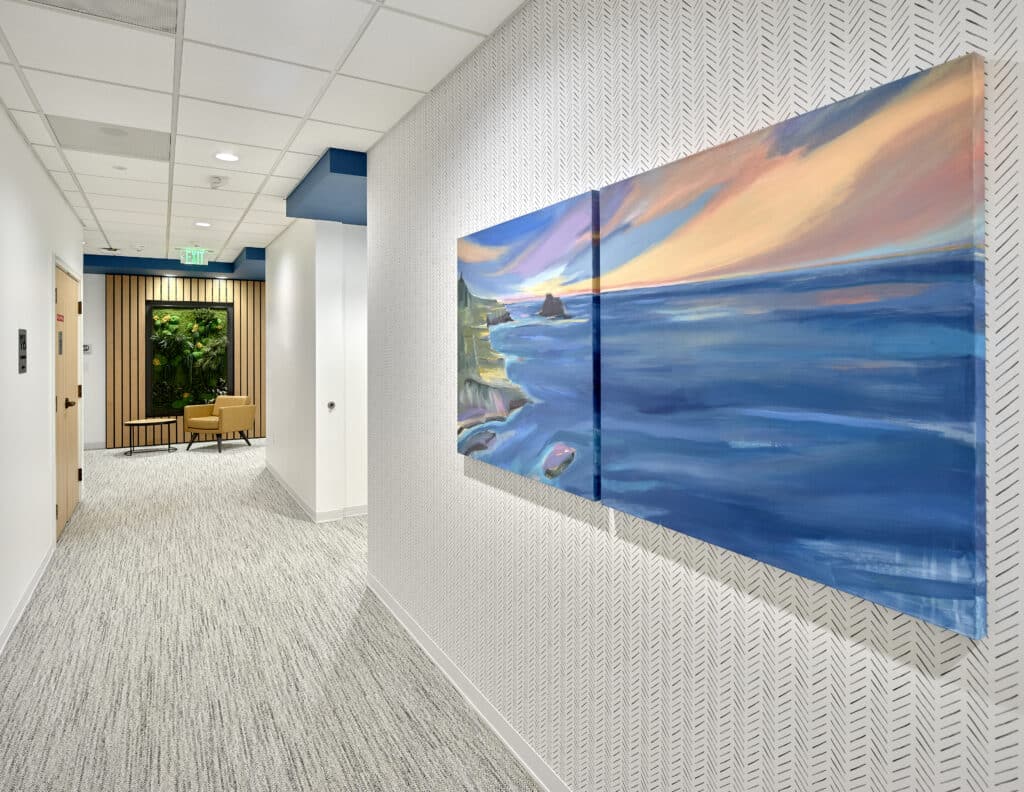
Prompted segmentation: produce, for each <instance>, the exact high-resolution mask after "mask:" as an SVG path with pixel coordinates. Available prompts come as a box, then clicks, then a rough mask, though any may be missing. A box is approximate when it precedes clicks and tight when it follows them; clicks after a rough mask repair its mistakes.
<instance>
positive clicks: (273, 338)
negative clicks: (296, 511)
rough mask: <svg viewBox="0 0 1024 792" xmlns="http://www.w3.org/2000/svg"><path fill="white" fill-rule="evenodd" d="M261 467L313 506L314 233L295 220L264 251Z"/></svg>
mask: <svg viewBox="0 0 1024 792" xmlns="http://www.w3.org/2000/svg"><path fill="white" fill-rule="evenodd" d="M266 279H267V280H266V283H267V285H266V303H267V330H266V332H267V404H266V409H267V451H266V454H267V467H268V468H270V470H271V471H272V472H273V473H274V474H275V475H276V476H277V478H278V479H279V480H280V481H281V482H282V483H283V484H284V485H285V486H286V487H288V488H289V489H290V490H291V492H292V495H293V496H294V497H295V498H296V499H297V500H298V501H299V503H300V505H302V506H303V508H305V509H306V510H307V511H308V510H309V509H311V508H314V506H315V503H316V457H315V452H314V448H315V442H316V422H315V415H314V405H315V401H316V385H315V383H316V321H315V320H316V311H315V305H316V288H315V287H316V227H315V226H314V224H313V222H312V221H308V220H297V221H296V222H294V223H293V224H292V225H291V227H290V228H288V230H287V231H285V232H284V233H283V234H281V236H279V237H278V238H277V239H276V240H275V241H274V243H273V244H272V245H270V247H268V248H267V274H266Z"/></svg>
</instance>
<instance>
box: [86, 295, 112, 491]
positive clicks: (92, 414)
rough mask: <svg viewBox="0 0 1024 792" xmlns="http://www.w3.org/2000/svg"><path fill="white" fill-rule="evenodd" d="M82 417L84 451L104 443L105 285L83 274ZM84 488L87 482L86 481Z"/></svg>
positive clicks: (105, 428)
mask: <svg viewBox="0 0 1024 792" xmlns="http://www.w3.org/2000/svg"><path fill="white" fill-rule="evenodd" d="M82 294H83V298H82V312H83V316H82V344H83V346H84V345H88V346H89V351H88V352H83V354H82V401H81V404H82V418H83V422H84V427H83V431H84V435H85V447H86V448H105V447H106V444H107V411H106V406H107V405H106V398H107V365H106V363H107V352H106V350H107V285H106V276H105V275H86V276H85V280H84V283H83V288H82ZM86 486H88V481H87V482H86Z"/></svg>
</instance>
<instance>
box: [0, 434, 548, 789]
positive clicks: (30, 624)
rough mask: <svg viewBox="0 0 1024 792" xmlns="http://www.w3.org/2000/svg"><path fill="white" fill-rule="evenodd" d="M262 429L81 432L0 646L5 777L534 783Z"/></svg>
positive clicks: (361, 538)
mask: <svg viewBox="0 0 1024 792" xmlns="http://www.w3.org/2000/svg"><path fill="white" fill-rule="evenodd" d="M263 458H264V454H263V448H261V447H260V446H259V445H258V444H257V445H256V446H254V447H253V448H251V449H250V448H246V447H245V446H244V445H240V444H237V443H231V444H227V445H225V450H224V453H223V454H217V453H216V447H215V446H202V447H195V448H193V450H192V451H191V452H187V453H186V452H185V451H184V448H181V449H180V450H179V451H178V453H175V454H167V453H166V452H159V451H153V452H147V453H143V454H139V455H136V456H135V457H132V458H128V457H125V456H123V455H122V454H121V453H120V452H117V451H113V452H112V451H94V452H89V453H88V454H87V458H86V483H85V486H86V490H85V497H84V498H83V501H82V504H81V506H80V507H79V510H78V512H77V513H76V515H75V516H74V518H73V519H72V521H71V523H70V524H69V526H68V528H67V529H66V531H65V533H64V536H63V538H62V539H61V541H60V543H59V544H58V546H57V550H56V555H55V556H54V558H53V561H52V563H51V564H50V567H49V569H48V571H47V572H46V574H45V576H44V577H43V579H42V580H41V582H40V584H39V587H38V589H37V591H36V594H35V596H34V597H33V599H32V601H31V602H30V603H29V606H28V608H27V610H26V612H25V615H24V616H23V618H22V620H21V622H20V624H19V625H18V627H17V628H16V630H15V632H14V634H13V635H12V636H11V640H10V642H9V644H8V646H7V648H6V650H5V651H4V653H3V655H2V656H0V790H5V792H6V791H8V790H9V791H10V792H37V791H38V792H44V791H45V792H72V791H74V792H120V790H124V791H125V792H142V791H144V790H154V791H156V790H159V791H160V792H164V791H165V790H168V791H169V790H174V792H191V791H192V790H196V791H197V792H198V791H199V790H202V791H203V792H219V791H220V790H246V791H247V792H248V791H249V790H253V791H258V790H268V791H269V790H273V792H290V791H291V790H296V791H298V790H302V791H303V792H304V791H305V790H317V791H319V790H389V791H390V790H403V791H404V790H416V791H418V790H423V791H424V792H426V791H427V790H430V792H438V791H444V790H488V791H489V792H494V790H535V789H536V787H535V785H534V784H533V783H532V781H531V780H530V778H529V777H528V775H527V774H526V773H525V771H524V770H523V769H522V768H521V767H520V766H519V765H518V764H517V763H516V761H515V760H514V759H513V758H512V756H511V755H510V754H509V753H508V752H507V751H506V749H505V748H504V746H503V745H502V744H501V743H500V742H499V741H498V739H497V738H496V737H495V736H494V735H493V734H492V733H491V732H490V731H489V730H488V729H487V727H486V726H484V724H483V723H482V722H481V721H480V720H479V718H478V717H477V716H476V714H475V713H474V712H473V711H472V710H471V709H470V708H469V707H468V705H466V703H465V702H464V701H463V699H462V698H461V697H460V696H459V694H458V693H457V692H456V691H455V689H454V688H452V687H451V686H450V684H449V683H448V682H447V680H446V679H445V678H444V677H443V676H442V675H441V673H440V672H439V671H438V670H437V669H436V668H435V666H434V665H433V664H432V663H431V662H430V660H429V659H428V658H427V657H426V655H424V654H423V652H422V651H421V650H420V649H419V647H418V646H417V645H416V644H415V643H413V641H412V640H411V639H410V638H409V637H408V635H407V634H406V633H405V632H404V630H403V629H402V628H401V627H400V626H399V625H398V623H397V622H396V621H395V620H394V619H393V617H392V616H391V615H390V613H389V612H388V611H387V610H386V609H385V608H384V606H383V605H382V604H381V603H380V602H379V600H377V599H376V598H375V597H374V595H373V594H372V593H370V592H369V591H368V590H367V588H366V585H365V579H366V521H365V520H364V519H351V520H346V521H343V522H335V523H325V524H321V525H314V524H312V523H309V522H307V521H305V520H304V519H303V518H302V516H301V513H300V512H299V510H298V508H297V507H296V506H295V504H294V503H293V502H292V501H291V500H290V499H289V497H288V495H287V494H286V493H285V491H284V490H283V488H282V487H281V486H280V485H279V484H278V483H277V482H276V481H275V480H274V479H273V478H272V477H271V476H270V474H269V473H268V472H267V471H266V470H265V468H264V466H263Z"/></svg>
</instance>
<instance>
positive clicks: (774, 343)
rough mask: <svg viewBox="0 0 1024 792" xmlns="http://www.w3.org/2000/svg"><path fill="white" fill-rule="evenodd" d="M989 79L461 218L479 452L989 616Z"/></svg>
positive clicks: (887, 92) (938, 73)
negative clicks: (468, 227)
mask: <svg viewBox="0 0 1024 792" xmlns="http://www.w3.org/2000/svg"><path fill="white" fill-rule="evenodd" d="M983 83H984V77H983V64H982V62H981V59H980V58H978V57H976V56H968V57H966V58H961V59H959V60H957V61H953V62H951V63H948V64H945V65H943V66H939V67H936V68H934V69H931V70H928V71H925V72H922V73H920V74H916V75H914V76H911V77H908V78H905V79H903V80H899V81H897V82H894V83H891V84H889V85H885V86H882V87H880V88H877V89H875V90H872V91H869V92H867V93H864V94H860V95H858V96H855V97H853V98H851V99H848V100H845V101H843V102H839V103H837V104H834V105H831V106H829V107H825V108H822V109H820V110H817V111H814V112H811V113H808V114H806V115H803V116H799V117H797V118H793V119H791V120H789V121H785V122H783V123H781V124H778V125H776V126H774V127H771V128H769V129H766V130H763V131H760V132H756V133H754V134H751V135H748V136H746V137H744V138H741V139H739V140H735V141H733V142H731V143H727V144H725V145H723V146H720V147H718V148H715V149H712V150H710V151H706V152H702V153H700V154H697V155H694V156H691V157H688V158H686V159H683V160H680V161H678V162H675V163H671V164H669V165H665V166H663V167H661V168H658V169H656V170H653V171H650V172H648V173H644V174H641V175H639V176H635V177H633V178H630V179H626V180H625V181H622V182H619V183H617V184H614V185H611V186H609V187H606V188H604V189H603V190H601V192H600V196H599V201H598V198H597V196H596V194H587V195H583V196H579V197H577V198H573V199H570V200H568V201H565V202H563V203H560V204H557V205H555V206H552V207H549V208H547V209H543V210H541V211H539V212H535V213H533V214H530V215H527V216H525V217H521V218H518V219H516V220H512V221H509V222H508V223H504V224H502V225H499V226H495V227H494V228H491V229H487V230H485V231H481V232H478V233H477V234H473V235H471V236H469V237H465V238H463V239H461V240H459V244H458V252H459V282H458V313H459V364H458V366H459V379H458V383H459V384H458V389H459V390H458V447H459V451H460V452H461V453H463V454H466V455H472V456H475V457H478V458H480V459H481V460H484V461H487V462H490V463H491V464H495V465H498V466H499V467H502V468H505V469H507V470H512V471H514V472H518V473H522V474H524V475H528V476H531V477H533V478H536V479H538V480H540V481H545V482H546V483H549V484H551V485H553V486H556V487H559V488H561V489H565V490H567V491H569V492H573V493H575V494H578V495H583V496H585V497H588V498H593V499H598V498H600V499H601V500H602V501H603V502H605V503H606V504H607V505H609V506H611V507H613V508H616V509H619V510H621V511H624V512H628V513H630V514H634V515H637V516H639V517H642V518H644V519H647V520H650V521H652V522H656V523H660V524H662V525H665V526H667V527H669V528H672V529H674V530H677V531H681V532H684V533H687V534H690V535H692V536H695V537H698V538H700V539H702V540H705V541H708V542H712V543H714V544H717V545H720V546H722V547H726V548H729V549H731V550H734V551H736V552H739V553H742V554H744V555H747V556H749V557H751V558H755V559H758V560H760V561H763V562H766V563H769V564H772V565H774V566H777V567H780V568H782V569H786V570H789V571H792V572H795V573H796V574H799V575H802V576H804V577H807V578H810V579H812V580H816V581H820V582H822V583H825V584H827V585H829V586H834V587H836V588H839V589H843V590H845V591H848V592H851V593H854V594H857V595H859V596H862V597H865V598H867V599H870V600H873V601H875V602H879V603H881V604H884V605H887V606H889V607H892V608H895V609H898V610H901V611H904V612H906V613H909V614H911V615H914V616H917V617H920V618H923V619H926V620H928V621H931V622H933V623H936V624H939V625H942V626H944V627H948V628H950V629H953V630H956V631H957V632H961V633H964V634H967V635H970V636H974V637H980V636H982V635H984V633H985V486H984V477H985V471H984V401H985V400H984V354H985V350H984V278H983V254H984V251H983V243H984V200H983V127H984V123H983V111H982V107H983V102H982V94H983ZM598 206H599V209H598ZM598 230H599V232H600V233H599V234H598ZM598 235H599V236H600V247H599V249H597V248H595V243H594V240H595V239H597V237H598ZM598 262H599V263H598ZM598 292H600V300H599V301H598V296H597V295H598ZM598 305H600V310H599V311H598Z"/></svg>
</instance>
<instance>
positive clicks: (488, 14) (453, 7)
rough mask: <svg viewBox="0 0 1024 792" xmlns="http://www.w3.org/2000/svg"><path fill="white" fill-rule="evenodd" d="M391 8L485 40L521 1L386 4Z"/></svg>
mask: <svg viewBox="0 0 1024 792" xmlns="http://www.w3.org/2000/svg"><path fill="white" fill-rule="evenodd" d="M387 4H388V5H389V6H391V7H392V8H398V9H400V10H402V11H408V12H410V13H412V14H419V15H420V16H425V17H430V18H431V19H436V20H438V21H439V22H447V23H448V24H449V25H457V26H458V27H462V28H468V29H469V30H475V31H476V32H477V33H483V34H484V35H485V36H489V35H490V34H491V33H493V32H494V31H495V30H496V29H497V27H498V25H500V24H501V23H502V22H504V21H505V20H506V19H508V18H509V17H510V16H511V15H512V12H514V11H515V10H516V9H517V8H519V6H521V5H522V4H523V0H474V2H472V3H467V2H466V0H387Z"/></svg>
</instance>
